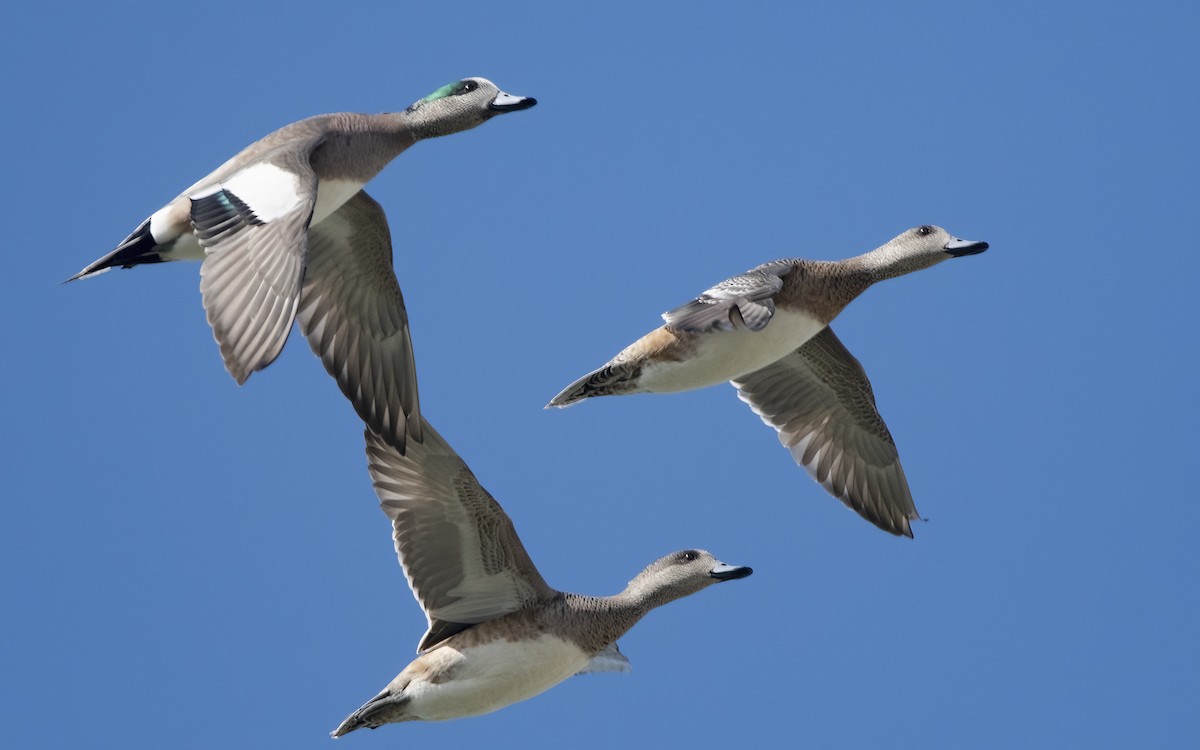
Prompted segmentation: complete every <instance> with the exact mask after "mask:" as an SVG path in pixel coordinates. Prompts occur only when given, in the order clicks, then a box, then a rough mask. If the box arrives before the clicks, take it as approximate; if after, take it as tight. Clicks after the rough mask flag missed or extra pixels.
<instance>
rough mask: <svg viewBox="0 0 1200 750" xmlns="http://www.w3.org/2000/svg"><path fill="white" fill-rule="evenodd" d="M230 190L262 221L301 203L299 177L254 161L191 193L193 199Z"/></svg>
mask: <svg viewBox="0 0 1200 750" xmlns="http://www.w3.org/2000/svg"><path fill="white" fill-rule="evenodd" d="M218 190H228V191H229V192H230V193H233V194H234V195H236V196H237V197H238V198H239V199H240V200H241V201H242V202H243V203H245V204H246V206H248V207H249V208H250V210H251V211H253V212H254V215H255V216H256V217H257V218H258V220H259V221H261V222H264V223H266V222H270V221H273V220H274V219H278V218H279V217H280V216H283V215H285V214H287V213H288V212H290V211H294V210H295V209H296V206H298V205H299V204H300V178H299V176H298V175H296V174H295V173H293V172H289V171H287V170H286V169H283V168H281V167H277V166H275V165H274V164H266V163H263V164H255V165H254V166H252V167H247V168H246V169H243V170H242V171H241V172H238V173H237V174H235V175H234V176H233V177H230V178H229V179H228V180H225V182H223V183H221V184H220V185H213V186H212V187H211V188H208V189H207V190H202V191H200V192H199V193H195V194H193V195H190V196H188V197H189V198H191V199H192V200H193V201H195V200H198V199H200V198H204V197H206V196H208V195H212V194H213V193H215V192H217V191H218Z"/></svg>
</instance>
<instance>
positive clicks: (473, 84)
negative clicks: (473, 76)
mask: <svg viewBox="0 0 1200 750" xmlns="http://www.w3.org/2000/svg"><path fill="white" fill-rule="evenodd" d="M477 88H479V82H478V81H463V85H462V88H461V89H459V91H458V93H460V94H466V93H468V92H471V91H474V90H475V89H477Z"/></svg>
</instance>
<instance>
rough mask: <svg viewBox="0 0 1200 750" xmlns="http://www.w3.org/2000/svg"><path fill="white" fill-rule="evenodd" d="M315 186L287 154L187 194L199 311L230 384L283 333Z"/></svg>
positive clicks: (275, 351)
mask: <svg viewBox="0 0 1200 750" xmlns="http://www.w3.org/2000/svg"><path fill="white" fill-rule="evenodd" d="M316 185H317V180H316V177H315V175H314V174H313V172H312V169H311V168H310V167H309V165H308V162H307V159H305V158H304V157H302V156H301V155H294V156H290V157H288V158H287V159H285V160H283V161H282V162H281V163H280V164H275V163H271V162H259V163H257V164H255V165H254V166H251V167H247V168H246V169H244V170H242V171H240V172H237V173H235V174H234V175H233V176H232V177H230V178H229V179H227V180H225V181H223V182H221V183H220V184H218V185H215V186H213V187H211V188H208V189H206V190H203V191H201V192H199V193H195V194H193V195H190V196H189V198H190V200H191V203H192V206H191V219H192V227H193V229H194V231H195V233H196V238H197V239H198V240H199V241H200V244H201V246H203V247H204V249H205V252H206V255H205V258H204V263H203V264H202V265H201V266H200V293H201V295H202V297H203V299H204V312H205V314H206V316H207V317H208V322H209V325H211V326H212V329H213V336H214V337H215V338H216V340H217V344H219V345H220V347H221V357H222V358H223V359H224V360H225V368H226V369H227V370H229V374H230V375H232V376H233V377H234V379H235V380H237V382H238V383H244V382H245V381H246V378H248V377H250V374H251V373H252V372H254V371H256V370H261V369H262V368H264V367H266V366H267V365H269V364H271V362H273V361H274V360H275V358H276V357H277V356H279V352H280V351H281V350H282V349H283V345H284V342H286V341H287V337H288V333H289V332H290V331H291V327H292V319H293V318H295V316H296V306H297V303H298V302H299V299H300V284H301V281H302V279H303V276H304V260H305V252H306V250H305V248H306V244H307V240H306V233H307V230H308V222H309V220H310V219H311V218H312V212H313V204H314V201H315V199H316Z"/></svg>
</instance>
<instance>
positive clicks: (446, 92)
mask: <svg viewBox="0 0 1200 750" xmlns="http://www.w3.org/2000/svg"><path fill="white" fill-rule="evenodd" d="M466 87H467V83H466V81H455V82H454V83H447V84H446V85H445V86H442V87H441V88H440V89H438V90H437V91H435V92H433V93H432V94H430V95H429V96H427V97H425V98H424V99H422V100H421V101H423V102H432V101H434V100H435V99H441V98H443V97H446V96H454V95H455V94H461V93H462V92H463V89H465V88H466Z"/></svg>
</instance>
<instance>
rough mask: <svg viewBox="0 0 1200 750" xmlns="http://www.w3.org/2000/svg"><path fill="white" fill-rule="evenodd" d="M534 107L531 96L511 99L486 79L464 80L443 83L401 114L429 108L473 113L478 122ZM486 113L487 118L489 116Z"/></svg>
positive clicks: (534, 100) (534, 102)
mask: <svg viewBox="0 0 1200 750" xmlns="http://www.w3.org/2000/svg"><path fill="white" fill-rule="evenodd" d="M535 104H537V99H534V98H533V97H531V96H514V95H512V94H506V93H505V92H503V91H501V90H500V89H499V88H498V87H497V86H496V84H494V83H492V82H491V81H489V80H488V79H486V78H464V79H462V80H461V81H455V82H453V83H447V84H446V85H445V86H442V87H441V88H439V89H437V90H436V91H434V92H433V93H431V94H429V96H426V97H424V98H422V99H418V100H417V101H415V102H413V103H412V104H411V105H410V106H409V107H408V109H406V110H404V111H405V112H408V113H409V114H413V113H415V112H417V111H418V110H421V109H424V108H426V107H429V106H434V107H438V108H445V109H447V110H463V111H467V110H472V109H474V110H477V111H478V112H479V113H480V115H481V121H482V120H485V119H487V118H488V117H493V116H495V115H498V114H503V113H505V112H517V111H519V110H522V109H529V108H530V107H532V106H533V105H535ZM489 113H490V114H489Z"/></svg>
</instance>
